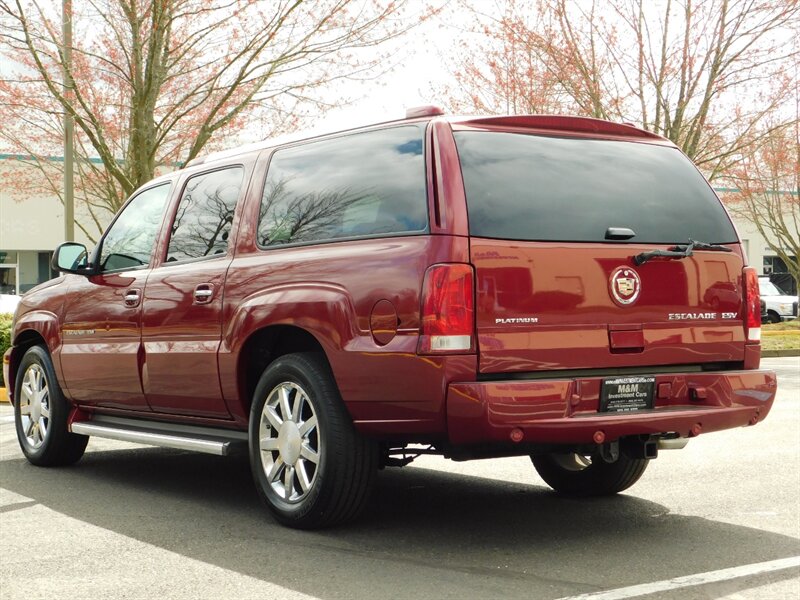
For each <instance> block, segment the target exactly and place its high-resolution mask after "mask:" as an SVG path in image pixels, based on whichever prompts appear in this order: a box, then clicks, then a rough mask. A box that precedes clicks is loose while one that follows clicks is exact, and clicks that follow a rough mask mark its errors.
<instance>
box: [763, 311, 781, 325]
mask: <svg viewBox="0 0 800 600" xmlns="http://www.w3.org/2000/svg"><path fill="white" fill-rule="evenodd" d="M782 320H783V319H781V316H780V315H779V314H778V313H776V312H775V311H774V310H769V311H767V321H768V322H770V323H780V322H781V321H782Z"/></svg>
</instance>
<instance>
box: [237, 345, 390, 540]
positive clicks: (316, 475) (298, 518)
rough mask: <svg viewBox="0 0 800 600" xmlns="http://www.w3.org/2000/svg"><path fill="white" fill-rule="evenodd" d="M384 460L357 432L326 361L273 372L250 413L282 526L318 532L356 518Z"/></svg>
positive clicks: (271, 503)
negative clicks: (379, 460) (380, 458)
mask: <svg viewBox="0 0 800 600" xmlns="http://www.w3.org/2000/svg"><path fill="white" fill-rule="evenodd" d="M377 460H378V450H377V446H376V444H375V443H374V442H372V441H370V440H367V439H366V438H364V437H363V436H361V435H360V434H359V433H358V432H357V431H356V430H355V428H354V427H353V423H352V421H351V419H350V415H349V414H348V412H347V410H346V409H345V407H344V404H343V403H342V399H341V397H340V396H339V391H338V389H337V387H336V383H335V382H334V380H333V377H332V375H331V372H330V369H329V367H328V364H327V362H326V361H325V360H324V358H323V357H322V356H321V355H319V354H313V353H298V354H287V355H285V356H282V357H280V358H278V359H277V360H276V361H275V362H273V363H272V364H271V365H270V366H269V367H267V369H266V370H265V371H264V374H263V375H262V376H261V379H260V380H259V382H258V385H257V386H256V390H255V393H254V396H253V405H252V409H251V411H250V463H251V467H252V471H253V478H254V479H255V482H256V487H257V489H258V492H259V495H260V496H261V499H262V501H263V502H264V503H265V504H266V505H267V507H268V508H269V509H270V511H271V512H272V514H273V515H275V518H276V519H278V521H280V522H281V523H283V524H284V525H288V526H290V527H296V528H299V529H315V528H320V527H328V526H331V525H335V524H338V523H342V522H345V521H348V520H351V519H353V518H355V517H356V516H357V515H358V514H359V513H360V512H361V511H362V510H363V508H364V507H365V505H366V503H367V500H368V499H369V492H370V491H371V488H372V484H373V482H374V479H375V473H376V471H377Z"/></svg>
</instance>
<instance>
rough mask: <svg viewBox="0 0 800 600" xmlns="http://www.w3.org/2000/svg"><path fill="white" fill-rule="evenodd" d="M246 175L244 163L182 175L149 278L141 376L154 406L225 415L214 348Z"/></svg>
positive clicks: (159, 409)
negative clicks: (160, 257)
mask: <svg viewBox="0 0 800 600" xmlns="http://www.w3.org/2000/svg"><path fill="white" fill-rule="evenodd" d="M244 177H245V169H244V167H242V166H231V167H225V168H221V169H216V170H212V171H208V172H204V173H199V174H197V175H193V176H192V177H190V178H189V179H188V180H187V181H186V183H185V185H184V187H183V190H182V192H181V197H180V201H179V203H178V205H177V208H176V213H175V217H174V219H173V221H172V228H171V230H170V235H169V241H168V246H167V251H166V257H165V259H164V262H163V263H161V265H160V266H159V267H157V268H155V269H153V271H152V273H151V274H150V276H149V277H148V279H147V286H146V288H145V294H144V303H143V312H144V314H143V328H142V343H143V347H144V369H143V373H142V380H143V386H144V392H145V395H146V397H147V402H148V403H149V405H150V407H151V408H152V409H153V410H154V411H156V412H163V413H170V414H187V415H194V416H205V417H212V418H230V413H229V412H228V409H227V407H226V405H225V402H224V400H223V398H222V391H221V389H220V382H219V369H218V364H217V352H218V350H219V345H220V339H221V332H222V299H223V288H224V284H225V276H226V273H227V271H228V267H229V266H230V263H231V260H232V252H231V250H230V249H231V248H232V243H231V242H232V240H231V239H230V236H231V230H232V226H233V217H234V213H235V210H236V204H237V201H238V198H239V196H240V195H241V192H242V190H243V187H244Z"/></svg>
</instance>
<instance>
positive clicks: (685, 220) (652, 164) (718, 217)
mask: <svg viewBox="0 0 800 600" xmlns="http://www.w3.org/2000/svg"><path fill="white" fill-rule="evenodd" d="M455 138H456V144H457V146H458V154H459V158H460V161H461V171H462V173H463V174H464V187H465V189H466V193H467V205H468V209H469V229H470V233H471V234H472V235H476V236H481V237H490V238H500V239H513V240H552V241H575V242H606V241H607V240H605V232H606V230H607V229H608V228H609V227H627V228H629V229H633V231H634V232H635V233H636V236H635V237H634V238H632V239H630V240H627V242H629V243H643V242H644V243H660V244H672V243H685V242H686V241H687V240H688V239H689V238H691V239H694V240H699V241H703V242H709V243H724V242H735V241H736V239H737V238H736V233H735V232H734V230H733V227H732V226H731V223H730V220H729V219H728V216H727V215H726V214H725V210H724V209H723V208H722V205H721V204H720V201H719V200H718V199H717V197H716V196H715V195H714V193H713V192H712V191H711V189H710V188H709V187H708V184H707V183H706V181H705V180H704V179H703V177H702V176H701V175H700V173H698V172H697V169H695V167H694V165H692V163H691V162H690V161H689V159H687V158H686V157H685V156H683V154H681V153H680V152H679V151H678V150H677V149H675V148H670V147H666V146H657V145H654V144H640V143H635V142H622V141H609V140H593V139H569V138H556V137H545V136H536V135H527V134H516V133H500V132H478V131H457V132H455ZM617 243H624V242H617Z"/></svg>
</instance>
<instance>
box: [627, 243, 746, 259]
mask: <svg viewBox="0 0 800 600" xmlns="http://www.w3.org/2000/svg"><path fill="white" fill-rule="evenodd" d="M695 250H709V251H712V252H731V251H732V250H731V249H730V248H728V247H727V246H722V245H720V244H708V243H706V242H698V241H697V240H692V239H690V240H689V243H688V244H686V245H685V246H673V247H672V248H670V249H669V250H650V251H648V252H642V253H641V254H637V255H636V256H634V257H633V264H635V265H636V266H639V265H643V264H644V263H646V262H647V261H648V260H650V259H651V258H670V259H672V258H677V259H681V258H688V257H690V256H692V254H694V251H695Z"/></svg>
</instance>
